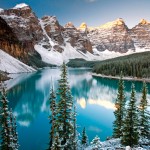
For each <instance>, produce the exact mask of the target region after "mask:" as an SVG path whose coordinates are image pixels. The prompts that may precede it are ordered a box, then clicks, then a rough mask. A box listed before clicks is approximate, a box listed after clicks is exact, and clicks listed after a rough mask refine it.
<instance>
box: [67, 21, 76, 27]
mask: <svg viewBox="0 0 150 150" xmlns="http://www.w3.org/2000/svg"><path fill="white" fill-rule="evenodd" d="M65 28H75V26H74V25H73V23H72V22H68V23H67V24H66V25H65Z"/></svg>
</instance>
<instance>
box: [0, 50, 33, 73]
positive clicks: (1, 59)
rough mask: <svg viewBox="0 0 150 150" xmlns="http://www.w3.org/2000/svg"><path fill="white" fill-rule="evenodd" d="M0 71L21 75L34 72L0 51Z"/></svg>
mask: <svg viewBox="0 0 150 150" xmlns="http://www.w3.org/2000/svg"><path fill="white" fill-rule="evenodd" d="M0 70H1V71H6V72H8V73H22V72H32V71H35V69H33V68H32V67H29V66H27V65H25V64H24V63H22V62H20V61H19V60H17V59H15V58H13V57H12V56H10V55H9V54H7V53H5V52H4V51H2V50H1V49H0Z"/></svg>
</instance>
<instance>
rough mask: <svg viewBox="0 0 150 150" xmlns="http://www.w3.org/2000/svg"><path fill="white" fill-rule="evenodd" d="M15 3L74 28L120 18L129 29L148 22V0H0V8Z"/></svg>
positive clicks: (149, 2) (97, 24)
mask: <svg viewBox="0 0 150 150" xmlns="http://www.w3.org/2000/svg"><path fill="white" fill-rule="evenodd" d="M18 3H26V4H28V5H30V6H31V7H32V9H33V11H34V12H35V13H36V14H37V16H38V17H42V16H44V15H55V16H56V17H57V18H58V20H59V22H60V24H62V25H65V24H66V23H67V22H70V21H71V22H72V23H73V24H74V25H75V26H79V25H80V24H81V23H82V22H86V23H87V25H88V26H99V25H101V24H104V23H106V22H109V21H112V20H115V19H117V18H123V19H124V20H125V22H126V24H127V25H128V26H129V27H130V28H131V27H133V26H135V25H136V24H138V23H139V21H140V19H142V18H144V19H147V20H150V0H0V8H12V7H14V6H15V5H16V4H18Z"/></svg>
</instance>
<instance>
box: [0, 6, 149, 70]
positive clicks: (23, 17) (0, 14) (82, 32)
mask: <svg viewBox="0 0 150 150" xmlns="http://www.w3.org/2000/svg"><path fill="white" fill-rule="evenodd" d="M149 37H150V23H149V22H148V21H146V20H144V19H143V20H141V22H140V23H139V24H138V25H136V26H135V27H134V28H132V29H129V28H128V27H127V25H126V24H125V22H124V20H123V19H121V18H119V19H117V20H115V21H112V22H108V23H106V24H104V25H101V26H99V27H88V25H87V24H86V23H82V24H81V25H80V27H79V28H76V27H75V26H74V25H73V23H71V22H68V23H67V24H66V25H65V26H62V25H60V23H59V21H58V20H57V18H56V17H55V16H44V17H42V18H38V17H37V16H36V14H35V13H34V12H33V11H32V9H31V7H30V6H28V5H26V4H18V5H16V6H15V7H14V8H11V9H7V10H3V9H0V39H1V40H0V49H2V50H3V51H5V52H6V53H8V54H9V55H11V56H13V57H14V58H16V59H18V60H20V61H21V62H23V63H25V64H26V65H29V66H32V67H34V68H39V67H44V66H48V65H49V64H54V65H61V64H62V62H63V61H66V62H68V61H69V60H70V59H76V58H79V59H81V60H82V59H84V60H87V61H95V60H105V59H109V58H114V57H119V56H122V55H128V54H131V53H134V52H142V51H145V50H149V49H150V47H149V39H150V38H149Z"/></svg>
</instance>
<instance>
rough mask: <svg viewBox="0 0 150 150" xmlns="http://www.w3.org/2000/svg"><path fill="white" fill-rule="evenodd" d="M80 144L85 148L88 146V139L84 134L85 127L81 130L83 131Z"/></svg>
mask: <svg viewBox="0 0 150 150" xmlns="http://www.w3.org/2000/svg"><path fill="white" fill-rule="evenodd" d="M81 144H82V145H83V146H87V145H88V137H87V134H86V130H85V127H84V128H83V131H82V139H81Z"/></svg>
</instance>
